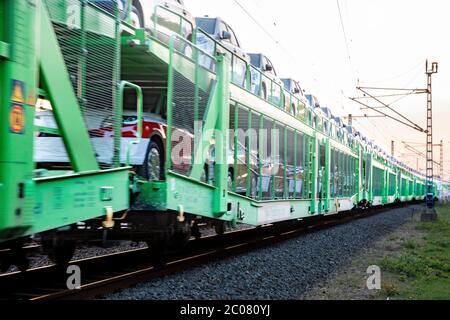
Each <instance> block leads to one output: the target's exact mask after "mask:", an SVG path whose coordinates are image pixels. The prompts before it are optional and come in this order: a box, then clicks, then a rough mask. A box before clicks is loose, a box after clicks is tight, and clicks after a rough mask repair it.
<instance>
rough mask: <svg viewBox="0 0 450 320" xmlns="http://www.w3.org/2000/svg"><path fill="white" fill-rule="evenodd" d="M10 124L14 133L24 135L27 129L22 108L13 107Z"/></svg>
mask: <svg viewBox="0 0 450 320" xmlns="http://www.w3.org/2000/svg"><path fill="white" fill-rule="evenodd" d="M9 123H10V127H11V131H12V132H13V133H17V134H20V133H23V131H24V129H25V111H24V109H23V107H22V106H19V105H13V106H12V108H11V113H10V114H9Z"/></svg>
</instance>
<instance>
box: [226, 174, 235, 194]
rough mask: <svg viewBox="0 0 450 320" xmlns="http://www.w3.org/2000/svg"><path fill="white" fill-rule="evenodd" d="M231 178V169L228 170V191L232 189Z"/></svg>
mask: <svg viewBox="0 0 450 320" xmlns="http://www.w3.org/2000/svg"><path fill="white" fill-rule="evenodd" d="M233 178H234V177H233V172H232V171H231V170H230V171H228V178H227V185H228V190H229V191H233Z"/></svg>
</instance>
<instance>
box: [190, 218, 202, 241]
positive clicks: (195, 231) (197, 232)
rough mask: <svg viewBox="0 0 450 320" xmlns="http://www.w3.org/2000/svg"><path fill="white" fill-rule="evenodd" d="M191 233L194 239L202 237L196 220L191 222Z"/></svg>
mask: <svg viewBox="0 0 450 320" xmlns="http://www.w3.org/2000/svg"><path fill="white" fill-rule="evenodd" d="M191 235H192V236H193V237H194V238H195V240H199V239H200V238H201V237H202V233H201V232H200V227H199V226H198V223H197V221H195V222H194V223H193V224H192V227H191Z"/></svg>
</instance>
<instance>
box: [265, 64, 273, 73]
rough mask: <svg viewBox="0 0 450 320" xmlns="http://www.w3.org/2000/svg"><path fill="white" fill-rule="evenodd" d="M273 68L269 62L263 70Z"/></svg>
mask: <svg viewBox="0 0 450 320" xmlns="http://www.w3.org/2000/svg"><path fill="white" fill-rule="evenodd" d="M272 70H273V68H272V66H271V65H270V64H266V67H265V68H264V71H269V72H270V71H272Z"/></svg>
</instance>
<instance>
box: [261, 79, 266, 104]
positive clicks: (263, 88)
mask: <svg viewBox="0 0 450 320" xmlns="http://www.w3.org/2000/svg"><path fill="white" fill-rule="evenodd" d="M261 96H262V98H263V99H264V100H267V88H266V84H265V83H263V84H262V90H261Z"/></svg>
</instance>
